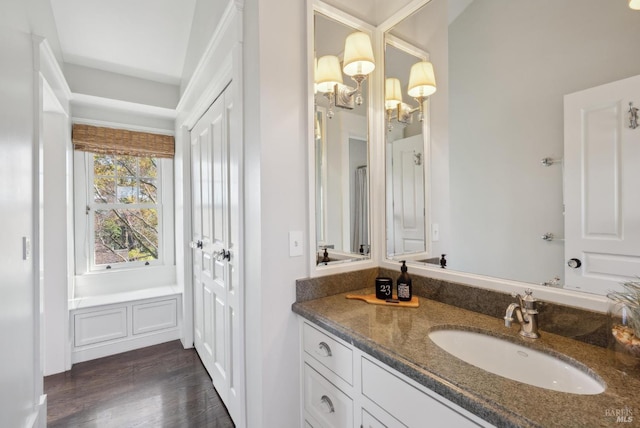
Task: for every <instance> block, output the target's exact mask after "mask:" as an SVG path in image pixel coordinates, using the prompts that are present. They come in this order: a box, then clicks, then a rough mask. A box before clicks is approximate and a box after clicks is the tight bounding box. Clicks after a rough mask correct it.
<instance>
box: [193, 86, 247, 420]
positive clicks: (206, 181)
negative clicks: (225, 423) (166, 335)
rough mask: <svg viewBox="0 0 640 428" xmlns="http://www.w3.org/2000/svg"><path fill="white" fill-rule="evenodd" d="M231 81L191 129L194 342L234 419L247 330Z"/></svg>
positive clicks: (238, 409)
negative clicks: (239, 256)
mask: <svg viewBox="0 0 640 428" xmlns="http://www.w3.org/2000/svg"><path fill="white" fill-rule="evenodd" d="M232 87H233V86H232V85H230V86H228V87H227V89H226V90H225V91H224V92H223V93H222V94H221V95H220V96H219V97H218V98H217V99H216V101H215V102H214V103H213V104H212V105H211V107H210V108H209V109H208V110H207V111H206V112H205V114H204V115H203V116H202V117H201V118H200V120H198V122H197V123H196V125H195V126H194V127H193V129H192V130H191V160H192V213H193V219H192V225H193V226H192V227H193V233H192V243H191V246H192V248H193V281H194V342H195V348H196V350H197V351H198V354H199V355H200V357H201V359H202V362H203V364H204V366H205V367H206V369H207V371H208V372H209V374H210V375H211V378H212V380H213V385H214V386H215V388H216V391H217V392H218V394H219V395H220V397H221V398H222V400H223V401H224V403H225V405H226V406H227V408H228V410H229V413H230V414H231V417H232V418H233V419H234V420H238V419H236V417H237V412H239V411H240V408H241V406H240V403H239V400H240V398H239V396H238V395H239V390H238V385H239V384H240V379H242V377H243V375H242V370H243V368H242V364H241V360H240V358H239V355H238V354H239V353H240V350H241V346H242V340H243V336H242V331H241V326H240V323H239V321H238V320H239V318H240V311H241V307H240V304H241V299H240V293H239V291H240V290H239V280H238V278H239V266H238V263H237V260H236V258H235V257H234V255H237V254H238V253H237V248H236V247H237V243H238V236H239V230H238V229H239V211H238V208H237V207H238V199H239V185H238V182H239V176H238V168H237V164H238V163H239V155H238V153H239V148H238V147H232V144H231V141H232V133H233V132H234V129H232V126H233V125H232V124H233V123H234V122H233V120H232V117H233V114H234V112H233V97H232ZM232 207H234V208H232Z"/></svg>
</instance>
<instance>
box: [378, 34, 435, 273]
mask: <svg viewBox="0 0 640 428" xmlns="http://www.w3.org/2000/svg"><path fill="white" fill-rule="evenodd" d="M384 60H385V62H384V75H385V129H386V132H385V170H386V174H385V177H386V179H385V187H386V194H385V196H386V201H387V203H386V209H385V212H386V234H385V236H386V248H387V253H386V254H387V257H388V258H391V259H396V258H401V259H407V258H409V259H412V260H420V261H425V262H427V261H434V258H430V257H429V256H430V253H431V242H430V241H429V240H427V236H426V225H427V224H429V223H430V222H429V206H430V204H429V200H428V196H429V193H430V192H429V185H428V181H429V179H428V177H429V173H430V169H429V168H428V166H429V165H430V152H429V143H428V134H427V133H426V132H425V129H428V127H429V126H428V123H429V114H428V111H429V110H428V107H427V108H425V106H426V105H428V101H427V100H425V101H423V106H422V109H423V111H422V116H420V113H421V111H420V110H421V109H420V106H419V101H417V100H415V99H414V98H412V97H410V96H409V95H408V88H409V82H410V76H411V70H412V67H413V66H414V65H416V64H420V63H423V62H425V61H427V60H428V54H427V53H426V52H424V51H423V50H421V49H419V48H417V47H415V46H413V45H411V44H409V43H407V42H405V41H404V40H402V39H400V38H398V37H394V36H393V35H391V34H388V33H387V34H385V39H384ZM414 80H415V79H414ZM437 261H438V260H437V257H436V258H435V262H436V263H437Z"/></svg>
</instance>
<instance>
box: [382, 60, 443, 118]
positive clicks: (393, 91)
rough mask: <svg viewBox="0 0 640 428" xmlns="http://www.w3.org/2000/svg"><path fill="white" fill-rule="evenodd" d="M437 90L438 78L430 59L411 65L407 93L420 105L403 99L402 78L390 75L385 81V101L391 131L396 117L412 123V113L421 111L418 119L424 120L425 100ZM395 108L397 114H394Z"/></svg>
mask: <svg viewBox="0 0 640 428" xmlns="http://www.w3.org/2000/svg"><path fill="white" fill-rule="evenodd" d="M435 92H436V78H435V74H434V72H433V64H431V63H430V62H428V61H420V62H418V63H415V64H413V66H411V72H410V73H409V86H408V89H407V94H409V96H411V97H413V98H414V99H415V100H416V101H417V102H418V107H415V108H412V107H411V106H409V105H407V104H405V103H404V102H403V101H402V90H401V88H400V80H398V79H396V78H394V77H390V78H387V79H386V81H385V102H384V107H385V110H386V111H387V129H388V130H389V131H391V130H392V129H393V125H392V124H391V121H392V120H393V119H396V120H397V121H398V122H400V123H410V122H411V118H412V114H413V113H414V112H416V111H418V112H419V114H418V120H419V121H420V122H423V121H424V102H425V101H426V99H427V98H428V97H429V96H430V95H432V94H434V93H435ZM394 110H395V114H394Z"/></svg>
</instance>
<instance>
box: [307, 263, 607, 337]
mask: <svg viewBox="0 0 640 428" xmlns="http://www.w3.org/2000/svg"><path fill="white" fill-rule="evenodd" d="M398 275H399V272H398V271H395V270H391V269H386V268H372V269H365V270H359V271H353V272H348V273H341V274H336V275H328V276H323V277H317V278H305V279H299V280H297V281H296V302H305V301H309V300H314V299H318V298H322V297H327V296H331V295H334V294H339V293H345V292H348V291H353V290H358V289H362V288H364V287H371V288H372V292H373V288H374V280H375V278H376V277H378V276H386V277H390V278H392V279H393V280H394V285H395V280H396V277H397V276H398ZM411 278H412V280H413V294H414V295H416V296H420V297H425V298H427V299H430V300H434V301H437V302H441V303H446V304H448V305H451V306H456V307H459V308H462V309H466V310H470V311H473V312H478V313H481V314H484V315H489V316H492V317H494V318H503V317H504V314H505V311H506V309H507V306H509V304H510V303H513V302H515V299H514V298H513V297H511V296H510V295H509V294H506V293H500V292H497V291H492V290H485V289H482V288H477V287H472V286H469V285H465V284H461V283H456V282H449V281H444V280H440V279H434V278H428V277H424V276H419V275H416V274H411ZM538 310H539V312H540V314H539V325H540V329H541V330H542V331H543V332H544V331H547V332H550V333H554V334H557V335H560V336H564V337H569V338H572V339H575V340H579V341H582V342H585V343H589V344H592V345H597V346H601V347H606V346H607V343H608V339H609V335H608V328H607V324H608V321H609V320H608V316H607V315H606V314H602V313H598V312H593V311H588V310H584V309H580V308H575V307H571V306H565V305H560V304H557V303H552V302H546V301H541V302H540V304H539V309H538Z"/></svg>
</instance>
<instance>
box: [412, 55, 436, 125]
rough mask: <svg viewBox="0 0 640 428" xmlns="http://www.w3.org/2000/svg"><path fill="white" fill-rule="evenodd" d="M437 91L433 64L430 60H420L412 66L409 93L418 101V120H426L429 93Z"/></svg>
mask: <svg viewBox="0 0 640 428" xmlns="http://www.w3.org/2000/svg"><path fill="white" fill-rule="evenodd" d="M435 92H436V75H435V73H434V72H433V64H431V63H430V62H429V61H420V62H417V63H415V64H413V65H412V66H411V72H410V73H409V87H408V88H407V94H409V96H410V97H413V98H415V100H416V101H418V110H419V111H420V113H419V115H418V120H419V121H420V122H422V121H424V102H425V101H426V99H427V97H428V96H429V95H432V94H433V93H435Z"/></svg>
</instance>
